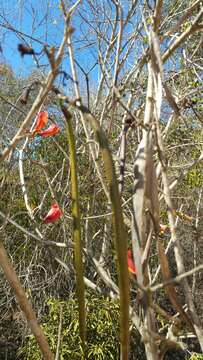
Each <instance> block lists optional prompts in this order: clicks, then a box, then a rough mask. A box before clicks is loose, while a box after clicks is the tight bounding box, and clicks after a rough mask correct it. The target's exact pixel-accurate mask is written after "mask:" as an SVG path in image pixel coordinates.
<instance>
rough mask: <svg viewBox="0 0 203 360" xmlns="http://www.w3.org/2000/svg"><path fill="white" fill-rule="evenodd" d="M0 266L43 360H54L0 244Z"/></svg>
mask: <svg viewBox="0 0 203 360" xmlns="http://www.w3.org/2000/svg"><path fill="white" fill-rule="evenodd" d="M0 266H1V267H2V269H3V272H4V275H5V277H6V279H7V280H8V282H9V284H10V286H11V288H12V289H13V291H14V293H15V296H16V299H17V300H18V303H19V305H20V307H21V310H22V311H23V312H24V314H25V317H26V319H27V322H28V325H29V327H30V329H31V330H32V333H33V335H34V336H35V338H36V341H37V343H38V345H39V348H40V350H41V352H42V355H43V357H44V359H46V360H54V357H53V354H52V352H51V350H50V347H49V345H48V342H47V340H46V337H45V335H44V332H43V331H42V329H41V327H40V325H39V324H38V322H37V318H36V314H35V312H34V311H33V309H32V307H31V305H30V303H29V301H28V299H27V296H26V293H25V290H24V289H23V287H22V285H21V283H20V281H19V279H18V277H17V275H16V273H15V271H14V269H13V266H12V264H11V262H10V260H9V258H8V255H7V253H6V250H5V248H4V246H3V244H2V243H1V242H0Z"/></svg>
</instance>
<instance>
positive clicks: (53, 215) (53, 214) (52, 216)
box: [44, 204, 63, 224]
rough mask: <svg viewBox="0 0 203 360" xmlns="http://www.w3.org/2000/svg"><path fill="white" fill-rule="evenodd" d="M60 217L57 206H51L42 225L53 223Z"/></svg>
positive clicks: (60, 213)
mask: <svg viewBox="0 0 203 360" xmlns="http://www.w3.org/2000/svg"><path fill="white" fill-rule="evenodd" d="M62 215H63V213H62V211H61V209H60V207H59V206H58V204H53V205H52V206H51V209H50V210H49V212H48V213H47V215H46V216H45V218H44V223H45V224H48V223H51V222H53V221H56V220H58V219H59V218H60V217H61V216H62Z"/></svg>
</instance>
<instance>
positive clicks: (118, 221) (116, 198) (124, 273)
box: [77, 105, 129, 360]
mask: <svg viewBox="0 0 203 360" xmlns="http://www.w3.org/2000/svg"><path fill="white" fill-rule="evenodd" d="M77 107H78V109H79V110H80V111H82V113H83V116H84V118H85V120H86V121H88V122H89V123H90V125H91V127H92V128H93V131H94V134H95V137H96V140H97V141H98V143H99V146H100V150H101V154H102V159H103V162H104V168H105V172H106V177H107V182H108V186H109V195H110V199H111V205H112V211H113V224H114V231H115V248H116V252H117V257H118V278H119V289H120V338H121V359H122V360H127V359H128V355H129V274H128V266H127V239H126V233H125V229H124V222H123V214H122V208H121V199H120V195H119V190H118V182H117V178H116V173H115V168H114V163H113V160H112V156H111V151H110V149H109V146H108V140H107V137H106V135H105V133H104V132H103V130H102V129H101V127H100V124H99V122H98V120H97V119H96V118H95V117H94V116H93V115H92V114H91V113H90V111H89V110H88V109H87V108H85V107H84V106H82V105H78V106H77Z"/></svg>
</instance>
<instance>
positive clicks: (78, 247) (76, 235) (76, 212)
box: [60, 102, 86, 353]
mask: <svg viewBox="0 0 203 360" xmlns="http://www.w3.org/2000/svg"><path fill="white" fill-rule="evenodd" d="M60 106H61V110H62V112H63V115H64V117H65V119H66V124H67V126H66V128H67V138H68V144H69V155H70V171H71V196H72V217H73V240H74V258H75V270H76V291H77V297H78V304H79V327H80V337H81V340H82V345H83V351H84V353H85V339H86V325H85V322H86V315H85V313H86V312H85V285H84V277H83V262H82V241H81V225H80V208H79V194H78V180H77V160H76V150H75V137H74V133H73V128H72V124H71V118H72V116H71V114H70V112H69V111H68V109H67V108H66V107H65V106H64V105H63V103H62V102H60Z"/></svg>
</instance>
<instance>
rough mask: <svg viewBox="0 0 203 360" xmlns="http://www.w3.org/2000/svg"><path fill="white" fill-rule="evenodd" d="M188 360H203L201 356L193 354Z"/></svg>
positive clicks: (202, 355)
mask: <svg viewBox="0 0 203 360" xmlns="http://www.w3.org/2000/svg"><path fill="white" fill-rule="evenodd" d="M189 360H203V354H199V353H196V352H195V353H193V354H192V355H191V357H190V358H189Z"/></svg>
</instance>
